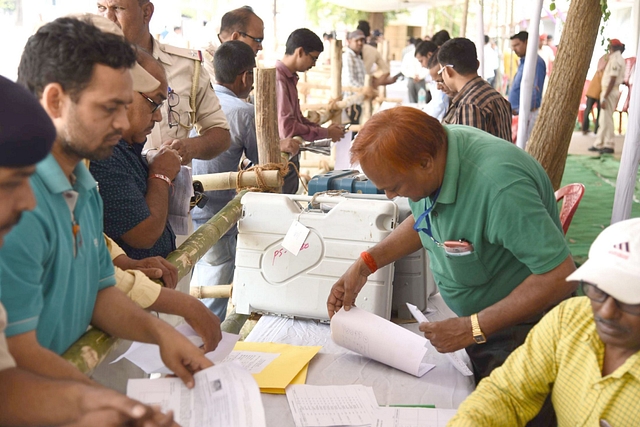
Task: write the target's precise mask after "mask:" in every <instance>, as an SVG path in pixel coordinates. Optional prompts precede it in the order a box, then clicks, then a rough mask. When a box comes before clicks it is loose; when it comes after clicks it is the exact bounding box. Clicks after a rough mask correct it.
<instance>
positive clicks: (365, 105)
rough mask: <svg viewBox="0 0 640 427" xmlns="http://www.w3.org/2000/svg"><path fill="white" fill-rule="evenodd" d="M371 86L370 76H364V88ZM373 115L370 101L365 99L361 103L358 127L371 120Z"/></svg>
mask: <svg viewBox="0 0 640 427" xmlns="http://www.w3.org/2000/svg"><path fill="white" fill-rule="evenodd" d="M370 86H371V75H370V74H367V75H365V76H364V87H370ZM372 114H373V105H372V102H371V99H368V98H365V99H364V101H363V102H362V115H361V116H360V125H364V124H365V123H366V122H367V120H369V119H370V118H371V115H372Z"/></svg>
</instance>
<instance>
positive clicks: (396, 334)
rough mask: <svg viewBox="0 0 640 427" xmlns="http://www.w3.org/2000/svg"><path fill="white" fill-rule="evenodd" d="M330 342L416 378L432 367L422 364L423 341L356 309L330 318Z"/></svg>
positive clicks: (417, 336)
mask: <svg viewBox="0 0 640 427" xmlns="http://www.w3.org/2000/svg"><path fill="white" fill-rule="evenodd" d="M331 338H332V339H333V341H334V342H335V343H336V344H338V345H340V346H342V347H344V348H347V349H349V350H351V351H355V352H356V353H359V354H362V355H364V356H367V357H370V358H371V359H373V360H377V361H378V362H381V363H384V364H385V365H389V366H391V367H393V368H396V369H399V370H401V371H404V372H406V373H408V374H411V375H415V376H416V377H421V376H423V375H424V374H426V373H427V372H429V371H430V370H431V369H433V368H434V367H435V365H431V364H428V363H422V359H423V358H424V356H425V354H426V353H427V340H426V339H425V338H424V337H421V336H419V335H416V334H414V333H413V332H411V331H408V330H406V329H404V328H403V327H401V326H398V325H396V324H393V323H391V322H389V321H388V320H385V319H383V318H382V317H379V316H376V315H375V314H371V313H369V312H366V311H364V310H361V309H359V308H358V307H351V310H349V311H345V310H344V309H343V310H340V311H339V312H338V313H336V315H335V316H333V318H332V319H331Z"/></svg>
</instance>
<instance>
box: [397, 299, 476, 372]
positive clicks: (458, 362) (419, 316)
mask: <svg viewBox="0 0 640 427" xmlns="http://www.w3.org/2000/svg"><path fill="white" fill-rule="evenodd" d="M407 308H408V309H409V312H410V313H411V315H412V316H413V318H414V319H416V321H417V322H418V323H425V322H429V320H428V319H427V317H426V316H425V315H424V313H423V312H421V311H420V310H418V307H416V306H415V305H413V304H409V303H407ZM458 351H464V350H458ZM456 353H457V352H454V353H445V356H447V357H448V358H449V361H450V362H451V364H452V365H453V366H454V367H455V368H456V369H457V370H458V371H459V372H460V373H461V374H462V375H464V376H465V377H470V376H471V375H473V371H471V369H469V367H468V366H467V364H466V363H464V362H463V360H462V359H461V358H460V357H459V356H458V355H457V354H456Z"/></svg>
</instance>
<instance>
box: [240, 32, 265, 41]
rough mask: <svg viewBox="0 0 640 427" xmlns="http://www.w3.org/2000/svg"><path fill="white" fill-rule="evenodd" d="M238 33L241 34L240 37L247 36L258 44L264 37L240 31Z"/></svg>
mask: <svg viewBox="0 0 640 427" xmlns="http://www.w3.org/2000/svg"><path fill="white" fill-rule="evenodd" d="M240 35H241V36H242V37H249V38H250V39H251V40H253V41H254V42H256V43H258V44H262V41H263V40H264V37H253V36H250V35H249V34H247V33H242V32H241V33H240Z"/></svg>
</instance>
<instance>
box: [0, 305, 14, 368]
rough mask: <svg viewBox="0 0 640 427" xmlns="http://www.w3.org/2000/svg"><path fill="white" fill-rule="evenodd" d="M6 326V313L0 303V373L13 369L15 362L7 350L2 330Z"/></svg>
mask: <svg viewBox="0 0 640 427" xmlns="http://www.w3.org/2000/svg"><path fill="white" fill-rule="evenodd" d="M6 326H7V313H6V312H5V311H4V306H3V305H2V303H0V371H2V370H4V369H8V368H15V366H16V361H15V360H13V357H11V354H10V353H9V349H8V348H7V339H6V337H5V336H4V328H5V327H6Z"/></svg>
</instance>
